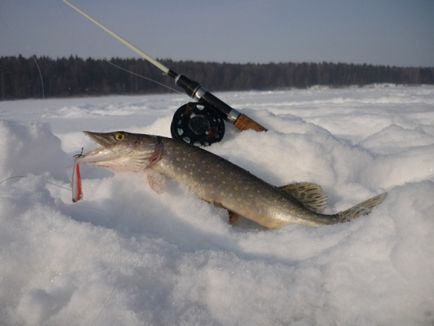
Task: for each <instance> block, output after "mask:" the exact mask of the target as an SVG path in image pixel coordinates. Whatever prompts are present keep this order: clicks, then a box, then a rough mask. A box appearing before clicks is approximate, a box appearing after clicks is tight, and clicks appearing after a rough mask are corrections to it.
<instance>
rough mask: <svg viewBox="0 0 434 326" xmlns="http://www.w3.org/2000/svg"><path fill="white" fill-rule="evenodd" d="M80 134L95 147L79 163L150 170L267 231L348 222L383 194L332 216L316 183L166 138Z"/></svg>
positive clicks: (117, 168) (136, 135)
mask: <svg viewBox="0 0 434 326" xmlns="http://www.w3.org/2000/svg"><path fill="white" fill-rule="evenodd" d="M85 133H86V134H87V135H88V136H89V137H91V138H92V139H93V140H94V141H95V142H97V143H98V144H99V145H100V147H99V148H97V149H95V150H93V151H91V152H89V153H86V154H84V155H83V156H81V157H80V158H79V160H80V161H81V162H83V163H89V164H94V165H97V166H102V167H105V168H109V169H112V170H114V171H132V172H145V171H146V170H147V169H151V170H153V171H156V172H158V173H159V174H161V175H163V176H165V177H168V178H170V179H173V180H175V181H177V182H178V183H180V184H183V185H186V186H187V187H188V188H189V189H190V191H191V192H192V193H194V194H195V195H196V196H198V197H199V198H201V199H203V200H205V201H207V202H210V203H213V204H216V205H218V206H221V207H224V208H226V209H227V210H229V211H230V212H231V213H233V214H236V215H240V216H243V217H245V218H248V219H250V220H252V221H254V222H256V223H258V224H260V225H262V226H264V227H266V228H270V229H276V228H280V227H282V226H284V225H287V224H293V223H295V224H304V225H309V226H316V225H324V224H335V223H341V222H347V221H350V220H352V219H354V218H356V217H358V216H361V215H366V214H369V213H370V212H371V210H372V208H373V207H375V206H377V205H378V204H380V203H381V202H382V201H383V200H384V198H385V196H386V194H381V195H378V196H375V197H372V198H370V199H368V200H366V201H364V202H362V203H360V204H358V205H356V206H354V207H352V208H350V209H348V210H345V211H343V212H339V213H336V214H330V215H327V214H322V213H321V212H318V209H314V208H312V207H323V204H324V202H325V198H326V196H325V194H323V193H322V190H321V187H319V186H318V185H315V184H310V183H295V184H291V185H287V186H284V187H281V188H279V187H276V186H273V185H271V184H269V183H267V182H265V181H264V180H262V179H260V178H258V177H256V176H255V175H253V174H251V173H250V172H249V171H247V170H245V169H243V168H241V167H240V166H238V165H235V164H233V163H231V162H230V161H228V160H225V159H224V158H222V157H220V156H218V155H215V154H213V153H210V152H208V151H206V150H204V149H202V148H199V147H196V146H191V145H188V144H186V143H184V142H181V141H178V140H174V139H171V138H165V137H160V136H153V135H146V134H133V133H127V132H123V131H117V132H109V133H97V132H85ZM156 158H158V159H156ZM315 204H317V206H315ZM319 210H321V209H319Z"/></svg>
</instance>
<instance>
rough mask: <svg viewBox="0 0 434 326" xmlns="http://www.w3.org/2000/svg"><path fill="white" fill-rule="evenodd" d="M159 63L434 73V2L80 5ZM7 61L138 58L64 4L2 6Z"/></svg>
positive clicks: (110, 1)
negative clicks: (329, 65) (344, 65)
mask: <svg viewBox="0 0 434 326" xmlns="http://www.w3.org/2000/svg"><path fill="white" fill-rule="evenodd" d="M73 3H75V4H76V5H78V6H80V7H81V8H82V9H83V10H85V11H86V12H88V13H89V14H90V15H91V16H94V17H95V18H97V19H98V20H100V21H102V22H103V23H104V24H105V25H107V26H108V27H110V28H111V29H113V30H114V31H116V32H117V33H118V34H120V35H122V36H124V37H125V38H127V39H128V40H130V41H132V42H133V43H134V44H136V45H137V46H138V47H139V48H142V49H143V50H145V51H147V52H148V53H150V54H151V55H153V56H154V57H158V58H173V59H176V60H179V59H183V60H202V61H219V62H222V61H226V62H285V61H295V62H302V61H309V62H319V61H330V62H348V63H350V62H353V63H368V64H385V65H399V66H434V1H433V0H366V1H364V0H358V1H353V0H330V1H325V0H323V1H320V0H316V1H314V0H303V1H301V0H300V1H292V0H287V1H284V0H264V1H260V0H202V1H199V0H182V1H181V0H180V1H175V0H155V1H146V0H125V1H120V0H117V1H114V0H104V1H103V0H93V1H85V0H74V1H73ZM0 41H1V43H0V44H1V46H0V56H2V55H16V54H23V55H25V56H30V55H32V54H37V55H49V56H52V57H58V56H68V55H70V54H74V55H79V56H83V57H88V56H92V57H106V58H109V57H114V56H119V57H136V56H137V55H135V54H134V53H132V52H131V51H130V50H128V49H127V48H125V47H124V46H123V45H121V44H119V43H118V42H117V41H115V40H113V39H112V38H110V37H109V36H108V35H106V34H105V33H104V32H102V31H101V30H100V29H98V28H97V27H95V26H94V25H92V24H91V23H89V22H87V21H86V20H85V19H84V18H82V17H81V16H79V15H78V14H77V13H75V12H74V11H73V10H72V9H70V8H69V7H67V6H66V5H65V4H64V3H63V2H62V1H61V0H39V1H34V0H1V1H0Z"/></svg>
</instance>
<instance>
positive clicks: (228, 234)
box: [0, 85, 434, 325]
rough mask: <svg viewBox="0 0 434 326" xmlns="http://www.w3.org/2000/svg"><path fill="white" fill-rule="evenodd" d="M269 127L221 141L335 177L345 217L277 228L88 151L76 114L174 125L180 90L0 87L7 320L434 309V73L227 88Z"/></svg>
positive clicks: (362, 317) (341, 315)
mask: <svg viewBox="0 0 434 326" xmlns="http://www.w3.org/2000/svg"><path fill="white" fill-rule="evenodd" d="M218 95H219V96H220V97H221V98H222V99H224V100H226V101H227V102H228V103H231V104H233V105H234V107H236V108H238V109H239V110H241V111H242V112H244V113H247V114H248V115H250V116H251V117H253V118H254V119H256V120H257V121H259V122H260V123H261V124H263V125H265V126H266V127H268V128H269V132H267V133H255V132H253V131H247V132H243V133H239V132H236V131H234V130H233V129H232V128H231V127H228V128H227V129H228V130H227V134H226V136H225V138H224V139H223V141H222V142H220V143H218V144H214V145H213V146H212V147H210V148H209V150H210V151H212V152H214V153H217V154H218V155H221V156H223V157H224V158H226V159H229V160H231V161H233V162H235V163H237V164H239V165H241V166H243V167H244V168H246V169H248V170H250V171H251V172H252V173H254V174H255V175H258V176H260V177H261V178H263V179H265V180H266V181H268V182H270V183H273V184H276V185H283V184H287V183H290V182H295V181H310V182H315V183H318V184H321V185H322V186H323V187H324V189H325V191H326V192H327V193H328V195H329V205H330V208H329V211H330V212H332V211H336V210H342V209H345V208H347V207H349V206H351V205H354V204H356V203H357V202H359V201H362V200H364V199H366V198H368V197H370V196H373V195H375V194H379V193H381V192H382V191H387V192H388V193H389V195H388V197H387V198H386V201H385V202H384V203H383V204H381V205H380V206H379V207H377V208H376V209H375V210H374V211H373V212H372V214H370V215H369V216H365V217H362V218H360V219H358V220H356V221H353V222H351V223H346V224H339V225H333V226H324V227H318V228H310V227H306V226H300V225H289V226H287V227H284V228H282V229H280V230H276V231H267V230H264V229H261V228H259V227H257V226H255V225H253V224H251V223H246V222H244V223H241V224H240V225H238V226H230V225H228V223H227V218H228V215H227V212H226V211H225V210H224V209H222V208H217V207H214V206H212V205H210V204H208V203H205V202H203V201H201V200H199V199H197V198H195V197H194V196H193V195H191V194H190V193H189V192H188V191H186V190H185V189H184V188H183V187H180V186H178V185H176V184H174V183H171V182H169V183H168V184H167V185H166V189H165V192H164V193H162V194H156V193H154V192H153V191H152V190H150V188H149V187H148V186H147V185H146V183H145V178H144V177H142V176H140V175H132V174H112V173H111V172H108V171H105V170H102V169H97V168H94V167H87V166H82V177H83V190H84V200H83V201H81V202H79V203H76V204H73V203H72V202H71V190H70V177H71V173H72V165H73V154H75V153H78V152H80V150H81V147H84V148H85V149H90V148H92V147H93V146H94V145H93V144H92V142H91V141H90V140H89V139H87V138H86V137H85V136H84V135H83V134H82V133H81V132H80V131H81V130H93V131H113V130H127V131H133V132H143V133H153V134H160V135H165V136H168V135H169V126H170V121H171V116H172V114H173V112H174V111H175V109H176V108H177V107H178V106H180V105H181V104H182V103H184V102H185V101H186V100H187V98H186V97H185V96H184V95H178V94H176V95H152V96H110V97H99V98H75V99H49V100H23V101H21V100H20V101H6V102H0V225H1V227H0V320H1V324H2V325H392V324H395V325H432V324H433V323H434V276H433V275H434V214H433V212H434V200H433V198H434V87H432V86H419V87H407V86H394V85H375V86H371V87H363V88H357V87H351V88H344V89H328V88H319V87H317V88H311V89H307V90H282V91H274V92H231V93H221V94H218Z"/></svg>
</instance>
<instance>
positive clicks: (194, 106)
mask: <svg viewBox="0 0 434 326" xmlns="http://www.w3.org/2000/svg"><path fill="white" fill-rule="evenodd" d="M170 132H171V134H172V137H173V138H174V139H180V140H182V141H183V142H185V143H187V144H191V145H202V146H209V145H211V144H212V143H216V142H219V141H220V140H222V138H223V136H224V134H225V122H224V116H223V114H221V113H219V112H218V111H217V110H215V109H214V108H213V107H212V106H210V105H209V104H207V103H205V102H189V103H187V104H184V105H182V106H181V107H180V108H178V110H176V112H175V114H174V116H173V119H172V123H171V125H170Z"/></svg>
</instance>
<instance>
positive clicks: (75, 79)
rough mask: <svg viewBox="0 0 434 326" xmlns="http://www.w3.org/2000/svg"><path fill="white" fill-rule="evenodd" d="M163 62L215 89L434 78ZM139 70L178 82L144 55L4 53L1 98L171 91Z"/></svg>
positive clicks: (343, 68)
mask: <svg viewBox="0 0 434 326" xmlns="http://www.w3.org/2000/svg"><path fill="white" fill-rule="evenodd" d="M161 62H162V63H163V64H164V65H166V66H168V67H169V68H171V69H173V70H174V71H176V72H178V73H180V74H184V75H186V76H187V77H189V78H191V79H193V80H196V81H198V82H200V83H201V84H202V86H204V87H206V88H208V89H210V90H212V91H228V90H273V89H284V88H291V87H296V88H305V87H310V86H314V85H326V86H331V87H341V86H349V85H367V84H372V83H394V84H410V85H413V84H434V68H417V67H391V66H374V65H367V64H363V65H360V64H346V63H328V62H321V63H267V64H255V63H246V64H234V63H215V62H195V61H172V60H161ZM120 67H121V68H122V69H121V68H120ZM124 69H125V70H128V71H131V72H133V73H134V74H131V73H128V72H126V71H125V70H124ZM135 74H136V75H135ZM138 75H139V76H138ZM140 76H145V77H146V78H150V79H153V80H156V81H158V82H160V83H163V84H165V85H168V86H170V87H173V86H174V82H173V80H171V79H170V78H169V77H167V76H163V75H162V73H161V72H160V71H159V70H157V69H156V68H155V67H153V66H151V65H150V64H149V63H147V62H146V61H144V60H142V59H120V58H112V59H107V60H105V59H91V58H88V59H83V58H79V57H76V56H70V57H69V58H57V59H52V58H49V57H35V56H33V57H29V58H25V57H22V56H17V57H0V100H6V99H18V98H41V97H66V96H87V95H107V94H148V93H161V92H168V89H166V88H164V87H162V86H160V85H158V84H156V83H153V82H150V81H148V80H145V79H143V78H142V77H140Z"/></svg>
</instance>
